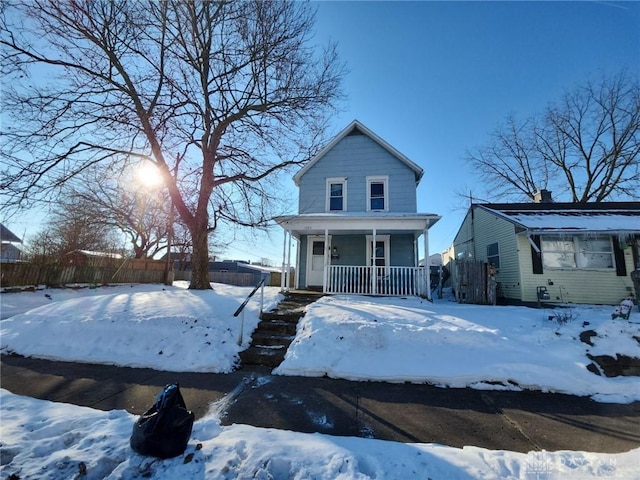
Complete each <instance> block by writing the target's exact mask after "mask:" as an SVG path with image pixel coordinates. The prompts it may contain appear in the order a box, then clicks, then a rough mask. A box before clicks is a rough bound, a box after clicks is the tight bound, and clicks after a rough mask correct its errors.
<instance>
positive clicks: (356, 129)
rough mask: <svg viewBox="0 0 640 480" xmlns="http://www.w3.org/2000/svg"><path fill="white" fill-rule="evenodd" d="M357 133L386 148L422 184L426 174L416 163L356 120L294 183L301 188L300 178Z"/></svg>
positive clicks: (323, 150) (312, 161) (311, 161)
mask: <svg viewBox="0 0 640 480" xmlns="http://www.w3.org/2000/svg"><path fill="white" fill-rule="evenodd" d="M357 133H360V134H362V135H366V136H367V137H369V138H370V139H371V140H373V141H374V142H376V143H377V144H378V145H380V146H381V147H382V148H384V149H385V150H386V151H387V152H389V153H390V154H391V155H393V156H394V157H396V158H397V159H398V160H400V161H401V162H402V163H404V164H405V165H406V166H408V167H409V168H410V169H411V170H413V171H414V172H415V176H416V184H417V183H418V182H420V179H421V178H422V175H423V174H424V170H423V169H422V168H421V167H420V166H419V165H417V164H416V163H414V162H412V161H411V160H409V159H408V158H407V157H405V156H404V155H403V154H402V153H400V152H399V151H398V150H396V149H395V148H393V147H392V146H391V145H389V144H388V143H387V142H385V141H384V140H383V139H382V138H380V137H379V136H378V135H376V134H375V133H373V132H372V131H371V130H369V129H368V128H367V127H365V126H364V125H363V124H362V123H360V122H359V121H358V120H354V121H353V122H351V123H350V124H349V125H347V127H346V128H345V129H344V130H342V131H341V132H340V133H339V134H338V135H336V136H335V137H334V139H333V140H331V141H330V142H329V143H328V144H327V145H326V146H325V147H324V148H323V149H322V150H320V152H319V153H318V154H317V155H316V156H315V157H313V158H312V159H311V160H309V163H307V164H306V165H305V166H304V167H302V168H301V169H300V171H298V173H296V174H295V175H294V176H293V181H294V182H295V183H296V185H298V186H300V178H302V176H303V175H304V174H305V173H306V172H307V171H308V170H309V169H310V168H311V167H312V166H313V165H315V164H316V163H317V162H318V161H319V160H320V159H322V157H324V156H325V155H326V154H327V152H329V151H330V150H331V149H332V148H333V147H335V146H336V145H337V143H338V142H339V141H340V140H342V139H343V138H344V137H346V136H348V135H354V134H357Z"/></svg>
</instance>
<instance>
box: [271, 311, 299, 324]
mask: <svg viewBox="0 0 640 480" xmlns="http://www.w3.org/2000/svg"><path fill="white" fill-rule="evenodd" d="M303 316H304V312H295V313H282V312H262V314H261V315H260V319H261V320H263V321H278V322H293V323H298V320H300V319H301V318H302V317H303Z"/></svg>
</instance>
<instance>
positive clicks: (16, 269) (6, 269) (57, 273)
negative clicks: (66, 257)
mask: <svg viewBox="0 0 640 480" xmlns="http://www.w3.org/2000/svg"><path fill="white" fill-rule="evenodd" d="M107 263H108V264H106V265H102V266H86V265H85V266H79V265H71V266H63V265H33V264H30V263H2V264H0V287H2V288H7V287H18V286H28V285H49V286H57V285H69V284H73V283H89V284H96V285H102V284H108V283H162V282H163V281H164V275H165V274H164V272H165V262H163V261H158V260H142V259H133V258H131V259H124V260H118V261H117V262H114V261H110V262H107Z"/></svg>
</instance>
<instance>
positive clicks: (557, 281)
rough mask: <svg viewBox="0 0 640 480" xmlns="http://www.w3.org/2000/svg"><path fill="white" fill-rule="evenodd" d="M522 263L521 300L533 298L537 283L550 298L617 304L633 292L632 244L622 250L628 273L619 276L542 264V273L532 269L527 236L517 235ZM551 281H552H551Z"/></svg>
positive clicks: (611, 271) (526, 300)
mask: <svg viewBox="0 0 640 480" xmlns="http://www.w3.org/2000/svg"><path fill="white" fill-rule="evenodd" d="M518 245H519V247H520V264H521V265H522V292H523V295H522V300H523V301H525V302H536V301H537V298H536V287H538V286H545V287H547V289H548V290H549V294H550V295H551V301H552V302H568V303H591V304H602V305H617V304H618V303H620V300H622V299H623V298H625V297H628V296H630V295H631V293H632V292H633V282H632V281H631V277H630V276H629V273H630V272H631V271H633V257H632V254H631V248H626V249H625V250H624V259H625V264H626V267H627V275H626V276H624V277H619V276H617V275H616V271H615V269H611V270H570V269H567V270H557V269H549V268H545V269H544V270H543V273H542V274H541V275H536V274H534V273H533V266H532V262H531V246H530V244H529V241H528V240H527V238H526V237H525V236H523V235H520V236H518ZM549 283H552V284H553V285H550V284H549Z"/></svg>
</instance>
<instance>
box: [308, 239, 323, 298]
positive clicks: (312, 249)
mask: <svg viewBox="0 0 640 480" xmlns="http://www.w3.org/2000/svg"><path fill="white" fill-rule="evenodd" d="M324 253H325V252H324V237H309V238H308V247H307V287H321V286H322V280H323V278H324Z"/></svg>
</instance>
